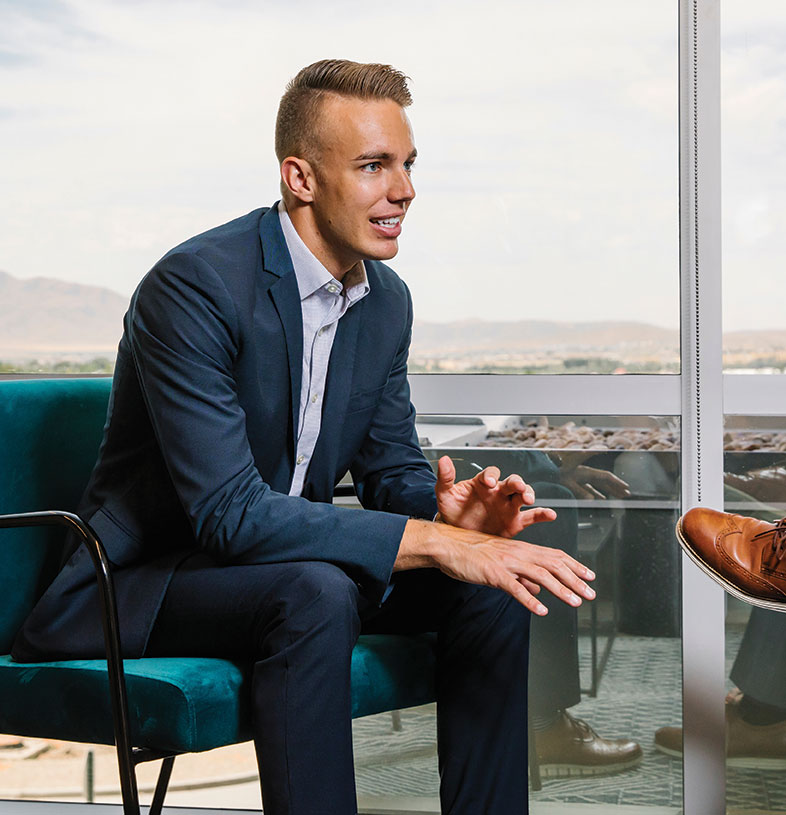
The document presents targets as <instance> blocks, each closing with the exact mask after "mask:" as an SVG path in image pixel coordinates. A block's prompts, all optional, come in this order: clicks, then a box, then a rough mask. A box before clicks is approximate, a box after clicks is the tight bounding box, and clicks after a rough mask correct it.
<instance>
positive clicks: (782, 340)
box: [0, 271, 786, 360]
mask: <svg viewBox="0 0 786 815" xmlns="http://www.w3.org/2000/svg"><path fill="white" fill-rule="evenodd" d="M127 306H128V299H127V298H126V297H124V296H122V295H120V294H118V293H116V292H114V291H112V290H111V289H108V288H104V287H101V286H85V285H82V284H79V283H69V282H66V281H62V280H56V279H53V278H46V277H33V278H29V279H24V280H23V279H19V278H15V277H13V276H11V275H10V274H8V273H6V272H2V271H0V360H3V359H5V360H9V359H15V358H20V357H26V356H28V355H30V354H54V353H56V354H58V355H60V356H65V355H67V354H70V353H81V354H86V353H96V354H98V353H101V354H110V355H111V354H113V353H114V349H115V348H116V347H117V342H118V340H119V338H120V334H121V332H122V319H123V314H124V313H125V310H126V308H127ZM678 343H679V335H678V332H677V331H676V330H675V329H667V328H661V327H659V326H655V325H649V324H647V323H639V322H589V321H587V322H556V321H546V320H521V321H517V322H499V323H496V322H491V321H483V320H462V321H455V322H447V323H433V322H425V321H422V320H416V321H415V326H414V329H413V343H412V355H413V356H421V357H422V356H429V355H432V354H433V355H450V356H458V355H474V354H478V353H495V352H497V353H499V352H507V353H511V354H516V353H530V352H533V351H543V350H549V351H554V352H560V351H568V350H569V351H571V352H575V351H577V350H580V351H581V352H583V353H590V354H591V353H599V352H603V351H604V350H605V351H609V350H613V351H614V352H615V354H617V355H620V356H625V354H626V353H647V352H656V351H658V350H662V351H671V350H674V349H676V348H677V347H678ZM724 347H726V348H727V349H732V350H739V351H758V352H767V351H769V350H772V351H777V350H782V349H786V331H736V332H730V333H728V334H726V335H724Z"/></svg>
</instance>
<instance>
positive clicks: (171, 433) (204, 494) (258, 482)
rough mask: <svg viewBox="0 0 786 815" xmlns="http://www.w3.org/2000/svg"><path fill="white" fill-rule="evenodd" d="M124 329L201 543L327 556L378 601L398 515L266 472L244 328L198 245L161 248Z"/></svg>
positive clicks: (263, 557)
mask: <svg viewBox="0 0 786 815" xmlns="http://www.w3.org/2000/svg"><path fill="white" fill-rule="evenodd" d="M126 331H127V334H128V337H129V340H130V345H131V349H132V354H133V357H134V363H135V367H136V371H137V375H138V377H139V381H140V385H141V388H142V392H143V394H144V399H145V404H146V407H147V411H148V413H149V415H150V419H151V422H152V424H153V428H154V432H155V435H156V439H157V442H158V444H159V446H160V449H161V452H162V455H163V457H164V460H165V463H166V466H167V469H168V472H169V475H170V477H171V479H172V482H173V484H174V486H175V490H176V492H177V495H178V497H179V499H180V502H181V503H182V505H183V508H184V510H185V512H186V514H187V516H188V518H189V520H190V522H191V526H192V529H193V532H194V536H195V539H196V542H197V545H198V546H199V547H200V548H202V549H204V550H206V551H207V552H209V553H210V554H211V555H212V556H213V557H215V558H216V560H217V561H218V562H220V563H234V564H238V563H275V562H292V561H306V560H317V561H327V562H329V563H333V564H335V565H337V566H339V567H340V568H342V569H343V570H344V571H346V572H347V573H348V574H349V575H350V576H351V577H352V578H353V579H354V580H355V581H356V582H357V583H358V585H360V586H361V588H362V590H363V591H364V593H365V594H366V595H367V596H368V597H369V599H371V600H372V601H374V600H378V599H379V598H380V597H381V596H382V594H383V592H384V590H385V588H386V586H387V584H388V581H389V578H390V574H391V571H392V568H393V562H394V561H395V558H396V554H397V552H398V546H399V543H400V541H401V536H402V534H403V531H404V525H405V523H406V518H403V517H401V516H398V515H394V514H390V513H384V512H355V511H352V510H346V509H341V508H338V507H334V506H332V505H330V504H322V503H313V502H310V501H307V500H306V499H304V498H300V497H296V496H289V495H283V494H281V493H277V492H274V491H273V490H271V489H270V487H269V485H268V484H266V483H265V482H264V481H263V479H262V477H261V475H260V473H259V471H258V470H257V468H256V466H255V463H254V460H253V456H252V453H251V448H250V445H249V442H248V436H247V431H246V415H245V413H244V411H243V409H242V407H241V405H240V403H239V400H238V393H237V386H236V382H235V379H234V374H233V368H234V363H235V360H236V358H237V355H238V353H239V352H240V349H241V344H242V342H243V341H244V340H245V341H247V338H244V337H243V336H241V332H240V326H239V321H238V316H237V312H236V309H235V306H234V303H233V301H232V298H231V297H230V295H229V293H228V292H227V290H226V288H225V286H224V283H223V281H222V280H221V278H220V277H219V275H217V274H216V272H215V270H214V269H213V268H212V267H211V266H210V265H209V264H208V263H207V262H205V261H204V260H203V259H201V258H200V257H198V256H197V255H193V254H188V253H181V254H171V255H168V256H166V257H165V258H164V259H163V260H162V261H161V262H160V263H159V264H158V265H157V266H156V267H155V268H154V269H153V271H151V272H150V274H149V275H148V276H147V278H146V279H145V280H144V281H143V283H142V284H141V286H140V288H139V289H138V291H137V294H136V295H135V297H134V300H133V301H132V304H131V308H130V309H129V313H128V315H127V316H126ZM271 432H276V430H275V429H271Z"/></svg>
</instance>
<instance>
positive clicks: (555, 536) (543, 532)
mask: <svg viewBox="0 0 786 815" xmlns="http://www.w3.org/2000/svg"><path fill="white" fill-rule="evenodd" d="M533 488H534V490H535V495H536V496H537V497H538V500H539V502H543V503H545V504H546V505H547V506H548V501H549V499H550V498H561V499H565V498H572V497H573V493H571V492H570V490H568V489H567V488H566V487H563V486H561V485H559V484H548V483H543V484H534V485H533ZM556 512H557V518H556V520H554V521H552V522H550V523H541V524H535V525H534V526H530V527H528V528H527V529H525V530H524V532H523V533H522V534H521V535H519V537H520V538H521V539H522V540H526V541H529V542H530V543H537V544H539V545H540V546H549V547H551V548H553V549H561V550H562V551H563V552H567V554H569V555H570V556H571V557H576V556H577V552H578V516H577V514H576V509H575V507H564V506H560V507H557V509H556ZM538 599H539V600H540V601H541V602H542V603H543V605H544V606H546V608H548V610H549V613H548V614H547V615H546V616H545V617H533V618H532V629H531V631H530V650H529V699H530V704H531V706H532V707H531V712H532V714H533V716H534V717H535V718H536V719H537V717H542V718H543V719H548V718H549V717H553V716H554V715H555V714H556V711H558V710H563V709H565V708H568V707H572V706H573V705H576V704H578V703H579V702H580V701H581V690H580V677H579V646H578V613H577V611H576V609H575V608H573V607H571V606H569V605H568V604H567V603H563V602H562V601H561V600H558V599H557V598H556V597H554V595H553V594H551V593H550V592H548V591H546V590H545V589H544V590H543V591H541V593H540V594H539V595H538Z"/></svg>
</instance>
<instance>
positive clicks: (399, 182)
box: [312, 96, 417, 272]
mask: <svg viewBox="0 0 786 815" xmlns="http://www.w3.org/2000/svg"><path fill="white" fill-rule="evenodd" d="M319 136H320V138H319V145H320V150H319V158H318V159H317V163H316V167H315V174H316V184H315V189H314V198H313V202H312V213H313V216H314V221H315V225H316V227H317V230H318V232H319V240H320V243H322V244H323V245H322V247H320V248H321V249H322V250H323V253H324V254H325V256H326V257H325V258H323V262H325V260H326V259H327V260H330V261H332V262H333V263H334V264H335V267H334V268H333V269H331V271H333V272H335V271H336V269H338V270H339V271H347V270H348V269H350V268H351V267H352V266H354V265H355V263H357V261H358V260H366V259H372V260H387V259H389V258H392V257H394V256H395V254H396V253H397V252H398V236H399V235H400V234H401V223H402V221H403V220H404V215H405V214H406V211H407V207H408V206H409V204H410V202H411V201H412V199H413V198H414V197H415V189H414V187H413V186H412V179H411V178H410V173H411V170H412V164H413V162H414V160H415V155H416V153H417V151H416V150H415V145H414V144H413V141H412V129H411V128H410V124H409V120H408V119H407V116H406V114H405V113H404V109H403V108H402V107H400V106H399V105H398V104H396V102H393V101H392V100H389V99H385V100H373V101H366V100H362V99H351V98H344V97H337V96H329V97H328V98H327V99H326V100H325V101H323V103H322V107H321V110H320V131H319ZM319 254H321V253H319ZM325 265H326V266H328V268H330V265H333V264H332V263H331V264H330V265H329V264H328V263H326V264H325Z"/></svg>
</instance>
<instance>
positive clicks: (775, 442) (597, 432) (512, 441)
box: [480, 419, 786, 453]
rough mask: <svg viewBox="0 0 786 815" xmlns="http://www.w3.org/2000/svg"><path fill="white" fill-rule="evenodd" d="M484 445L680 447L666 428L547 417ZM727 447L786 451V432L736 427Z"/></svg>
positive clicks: (494, 434)
mask: <svg viewBox="0 0 786 815" xmlns="http://www.w3.org/2000/svg"><path fill="white" fill-rule="evenodd" d="M480 446H481V447H526V448H529V449H536V450H537V449H548V450H597V451H599V452H600V451H603V450H653V451H655V450H679V449H680V437H679V432H678V431H676V430H673V429H668V428H662V427H645V428H630V427H626V428H608V427H587V426H584V425H581V426H579V425H576V423H575V422H566V423H565V424H563V425H551V424H549V423H548V421H547V420H545V419H540V420H538V421H529V422H527V423H526V424H522V425H521V426H520V427H513V428H509V429H507V430H501V431H494V430H492V431H491V432H489V434H488V437H487V438H486V440H485V441H483V442H481V443H480ZM723 449H724V450H730V451H737V452H752V451H757V452H770V453H772V452H786V432H781V431H765V432H762V431H759V430H735V431H727V432H726V433H725V434H724V436H723Z"/></svg>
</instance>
